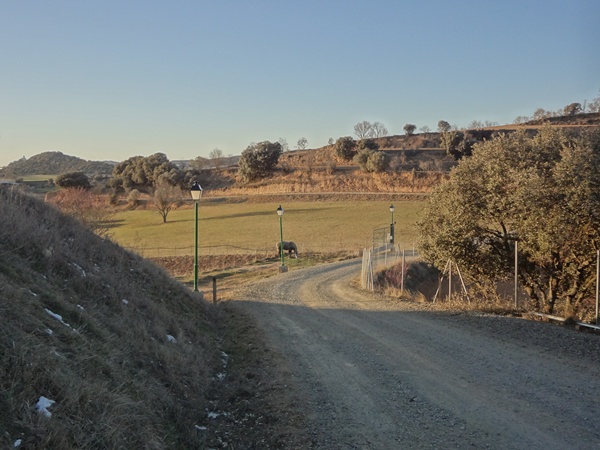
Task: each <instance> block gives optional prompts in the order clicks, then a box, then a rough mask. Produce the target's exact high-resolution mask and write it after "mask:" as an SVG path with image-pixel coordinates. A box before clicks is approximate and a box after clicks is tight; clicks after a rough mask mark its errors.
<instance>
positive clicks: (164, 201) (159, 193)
mask: <svg viewBox="0 0 600 450" xmlns="http://www.w3.org/2000/svg"><path fill="white" fill-rule="evenodd" d="M182 198H183V192H182V191H181V189H180V188H178V187H176V186H173V185H171V184H169V183H167V182H161V183H160V184H159V185H158V187H157V188H156V190H155V191H154V208H156V210H157V211H158V213H159V214H160V216H161V217H162V219H163V223H167V216H168V215H169V213H170V212H171V210H172V209H173V208H174V207H175V206H177V205H178V204H179V202H181V199H182Z"/></svg>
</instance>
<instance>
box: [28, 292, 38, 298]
mask: <svg viewBox="0 0 600 450" xmlns="http://www.w3.org/2000/svg"><path fill="white" fill-rule="evenodd" d="M29 293H30V294H31V295H33V296H34V297H37V296H38V295H37V294H36V293H35V292H33V291H32V290H29Z"/></svg>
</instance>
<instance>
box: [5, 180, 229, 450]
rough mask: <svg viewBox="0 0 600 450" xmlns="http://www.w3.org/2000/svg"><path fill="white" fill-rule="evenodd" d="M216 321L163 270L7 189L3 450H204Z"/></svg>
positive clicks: (215, 351) (215, 362) (217, 359)
mask: <svg viewBox="0 0 600 450" xmlns="http://www.w3.org/2000/svg"><path fill="white" fill-rule="evenodd" d="M211 316H212V312H211V310H210V306H209V305H208V304H207V303H205V302H203V301H202V300H200V299H198V298H196V297H193V296H192V293H191V292H190V291H188V290H187V289H186V288H184V287H183V286H182V285H180V284H178V283H176V282H175V281H174V280H172V279H171V278H169V277H168V276H167V275H166V273H165V272H163V271H162V269H159V268H158V267H157V266H155V265H153V264H152V263H149V262H147V261H145V260H143V259H141V258H140V257H138V256H136V255H134V254H132V253H129V252H127V251H125V250H123V249H122V248H120V247H119V246H118V245H116V244H114V243H113V242H111V241H109V240H106V239H102V238H100V237H98V236H96V235H95V234H94V233H92V232H91V231H89V230H88V229H86V228H84V227H83V226H82V225H81V224H80V223H78V222H77V221H75V220H74V219H73V218H71V217H68V216H65V215H63V214H61V213H60V212H59V211H58V210H56V209H55V208H53V207H51V206H49V205H47V204H44V203H43V202H41V201H39V200H37V199H35V198H32V197H30V196H27V195H24V194H22V193H20V192H18V191H16V190H9V189H0V430H2V433H0V444H2V447H4V448H8V447H9V446H12V445H13V443H14V442H16V441H17V440H18V439H20V440H21V445H22V448H147V449H148V448H152V449H154V448H156V449H159V448H201V447H202V446H203V441H202V436H201V433H199V432H198V430H197V428H196V424H198V423H201V421H202V420H205V417H206V405H207V397H208V396H209V392H208V386H209V383H210V380H211V377H212V375H213V374H214V373H215V372H214V371H215V370H216V368H218V367H221V364H222V363H221V360H220V358H221V356H220V353H219V351H218V345H217V342H216V341H217V339H216V330H215V327H214V326H213V324H212V317H211ZM42 396H43V397H46V398H48V399H51V400H53V401H54V403H53V404H52V406H51V407H50V408H48V410H47V411H48V413H49V414H43V412H44V411H43V410H41V411H40V410H39V409H36V404H37V403H38V400H39V399H40V397H42Z"/></svg>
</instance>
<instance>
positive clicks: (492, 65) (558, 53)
mask: <svg viewBox="0 0 600 450" xmlns="http://www.w3.org/2000/svg"><path fill="white" fill-rule="evenodd" d="M599 23H600V1H598V0H560V1H559V0H502V1H499V0H490V1H488V0H471V1H468V0H458V1H447V0H421V1H410V2H409V1H402V0H389V1H388V0H385V1H384V0H368V1H367V0H364V1H362V0H347V1H341V0H337V1H335V0H331V1H327V0H301V1H300V0H289V1H288V0H270V1H266V0H265V1H261V0H257V1H255V0H252V1H251V0H215V1H212V0H190V1H154V0H144V1H128V0H118V1H113V0H97V1H81V0H77V1H75V0H73V1H62V0H52V1H30V0H19V1H16V0H0V167H1V166H4V165H6V164H8V163H9V162H11V161H14V160H16V159H19V158H21V157H22V156H25V157H27V158H29V157H31V156H33V155H35V154H38V153H41V152H44V151H49V150H58V151H62V152H63V153H65V154H68V155H73V156H78V157H81V158H84V159H89V160H116V161H122V160H124V159H127V158H129V157H131V156H134V155H150V154H152V153H156V152H163V153H166V154H167V156H168V157H169V159H192V158H195V157H196V156H207V155H208V154H209V152H210V151H211V150H212V149H214V148H219V149H221V150H222V151H223V152H224V153H225V154H226V155H227V154H240V153H241V152H242V151H243V150H244V149H245V148H246V147H247V146H248V144H250V143H251V142H259V141H262V140H270V141H276V140H278V139H279V138H285V139H286V140H287V142H288V143H289V145H290V148H294V146H295V145H296V142H297V141H298V139H299V138H300V137H306V138H307V139H308V147H309V148H315V147H320V146H322V145H325V144H326V143H327V141H328V139H329V138H334V139H337V138H338V137H340V136H349V135H353V132H354V130H353V128H354V125H355V124H356V123H357V122H359V121H362V120H368V121H370V122H376V121H379V122H382V123H383V124H384V125H385V126H386V127H387V129H388V131H389V133H390V134H402V133H403V126H404V124H406V123H413V124H415V125H417V128H420V127H422V126H424V125H427V126H429V127H431V128H432V129H436V128H437V122H438V121H439V120H441V119H443V120H446V121H448V122H450V123H451V124H455V125H457V126H459V127H460V126H466V125H467V124H468V123H469V122H471V121H473V120H481V121H485V120H489V121H495V122H499V123H501V124H502V123H512V122H513V120H514V119H515V117H517V116H519V115H528V116H529V115H531V114H532V113H533V112H534V111H535V109H537V108H540V107H541V108H544V109H546V110H557V109H559V108H562V107H564V106H565V105H567V104H569V103H572V102H581V103H583V101H584V100H586V99H587V100H591V99H593V98H595V97H598V96H600V26H599Z"/></svg>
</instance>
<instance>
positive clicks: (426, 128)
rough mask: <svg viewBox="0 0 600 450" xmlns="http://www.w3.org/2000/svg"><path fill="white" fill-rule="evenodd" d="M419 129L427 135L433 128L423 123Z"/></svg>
mask: <svg viewBox="0 0 600 450" xmlns="http://www.w3.org/2000/svg"><path fill="white" fill-rule="evenodd" d="M419 130H420V131H421V133H423V134H425V135H427V134H429V133H430V132H431V128H429V126H427V125H423V126H422V127H421V128H419Z"/></svg>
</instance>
